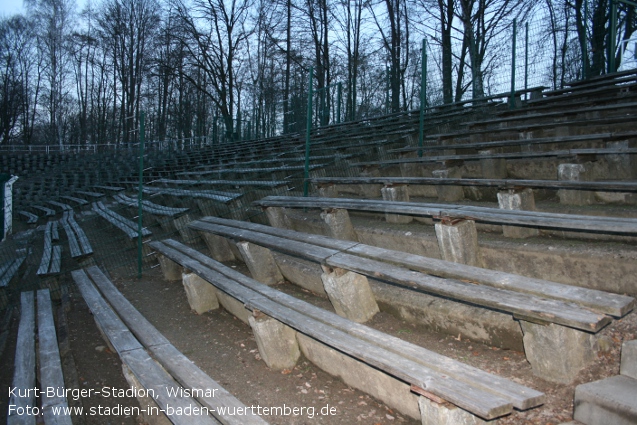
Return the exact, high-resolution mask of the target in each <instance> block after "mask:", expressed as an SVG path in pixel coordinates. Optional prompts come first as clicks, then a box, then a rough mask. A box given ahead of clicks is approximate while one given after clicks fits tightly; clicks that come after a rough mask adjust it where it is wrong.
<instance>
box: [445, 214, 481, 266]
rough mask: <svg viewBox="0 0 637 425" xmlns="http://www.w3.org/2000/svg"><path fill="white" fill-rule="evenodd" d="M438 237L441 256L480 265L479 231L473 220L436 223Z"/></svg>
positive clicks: (449, 259) (456, 261)
mask: <svg viewBox="0 0 637 425" xmlns="http://www.w3.org/2000/svg"><path fill="white" fill-rule="evenodd" d="M434 227H435V229H436V238H437V239H438V247H439V248H440V257H441V258H442V259H443V260H446V261H453V262H454V263H462V264H468V265H470V266H479V265H480V261H479V257H478V231H477V230H476V223H475V221H473V220H460V221H458V222H456V223H449V224H446V223H444V222H442V223H436V224H435V226H434Z"/></svg>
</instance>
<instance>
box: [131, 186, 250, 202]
mask: <svg viewBox="0 0 637 425" xmlns="http://www.w3.org/2000/svg"><path fill="white" fill-rule="evenodd" d="M143 191H144V193H148V194H150V195H164V196H175V197H185V198H193V199H206V200H211V201H217V202H222V203H226V202H230V201H233V200H235V199H237V198H239V197H241V194H240V193H232V192H221V191H217V190H188V189H174V188H168V187H162V188H160V187H152V186H144V188H143Z"/></svg>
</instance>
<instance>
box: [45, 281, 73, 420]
mask: <svg viewBox="0 0 637 425" xmlns="http://www.w3.org/2000/svg"><path fill="white" fill-rule="evenodd" d="M37 298H38V343H39V344H38V345H39V364H40V386H41V387H42V388H56V389H61V388H65V385H64V376H63V375H62V363H61V361H60V350H59V349H58V341H57V333H56V332H55V323H54V321H53V308H52V306H51V297H50V294H49V290H48V289H41V290H39V291H38V294H37ZM54 406H55V407H60V408H64V407H68V403H67V399H66V397H65V396H64V394H63V393H60V392H58V391H56V392H55V394H54V395H53V396H52V397H49V393H48V392H45V393H43V394H42V408H43V410H44V415H45V418H48V421H45V423H47V424H49V423H55V424H67V425H70V424H71V417H70V416H65V415H63V414H59V415H53V414H52V412H51V408H52V407H54ZM52 420H53V422H52Z"/></svg>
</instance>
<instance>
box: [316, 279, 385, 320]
mask: <svg viewBox="0 0 637 425" xmlns="http://www.w3.org/2000/svg"><path fill="white" fill-rule="evenodd" d="M323 269H324V271H325V273H323V274H322V275H321V279H322V280H323V285H324V287H325V292H326V293H327V296H328V297H329V299H330V301H331V303H332V305H333V306H334V310H336V313H337V314H338V315H339V316H343V317H346V318H348V319H350V320H352V321H354V322H358V323H364V322H366V321H368V320H369V319H371V318H372V317H374V315H375V314H376V313H378V312H379V311H380V310H379V309H378V304H376V299H375V298H374V294H373V293H372V290H371V288H370V287H369V282H368V281H367V277H365V276H363V275H360V274H358V273H354V272H351V271H347V270H343V269H339V268H336V269H333V270H330V269H329V268H327V267H324V268H323Z"/></svg>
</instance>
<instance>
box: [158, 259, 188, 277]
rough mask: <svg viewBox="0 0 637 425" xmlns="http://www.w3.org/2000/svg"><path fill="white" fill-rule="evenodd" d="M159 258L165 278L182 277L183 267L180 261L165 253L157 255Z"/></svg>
mask: <svg viewBox="0 0 637 425" xmlns="http://www.w3.org/2000/svg"><path fill="white" fill-rule="evenodd" d="M157 259H158V260H159V266H160V267H161V272H162V274H163V275H164V279H166V280H169V281H174V280H180V279H181V272H182V269H181V266H180V265H179V264H178V263H176V262H174V261H173V260H171V259H170V258H168V257H166V256H165V255H157Z"/></svg>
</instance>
